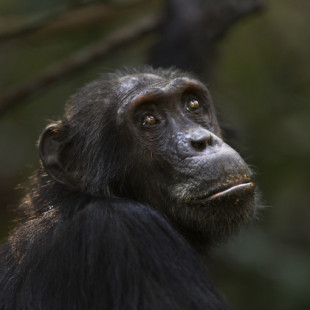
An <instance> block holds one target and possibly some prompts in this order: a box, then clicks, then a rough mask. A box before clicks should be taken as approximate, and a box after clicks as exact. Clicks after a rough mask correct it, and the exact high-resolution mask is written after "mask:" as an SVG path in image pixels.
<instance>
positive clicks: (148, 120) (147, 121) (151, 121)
mask: <svg viewBox="0 0 310 310" xmlns="http://www.w3.org/2000/svg"><path fill="white" fill-rule="evenodd" d="M156 123H157V119H156V117H155V116H153V115H151V114H149V115H146V116H145V117H144V119H143V122H142V125H143V126H147V125H155V124H156Z"/></svg>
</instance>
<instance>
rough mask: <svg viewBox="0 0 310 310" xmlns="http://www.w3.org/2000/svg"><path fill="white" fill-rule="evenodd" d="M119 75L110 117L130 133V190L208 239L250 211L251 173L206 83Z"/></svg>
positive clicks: (246, 217) (233, 225)
mask: <svg viewBox="0 0 310 310" xmlns="http://www.w3.org/2000/svg"><path fill="white" fill-rule="evenodd" d="M119 83H120V87H119V90H120V94H121V96H120V98H123V100H122V101H121V103H120V105H119V107H118V111H117V124H118V126H120V127H125V128H127V130H128V132H129V133H130V135H131V136H132V142H131V150H132V151H131V154H134V155H133V156H132V157H131V158H132V160H134V161H135V164H133V165H132V166H133V169H132V170H131V173H130V176H129V177H130V181H129V182H130V184H131V186H130V191H131V192H133V193H134V197H135V198H137V199H141V200H143V201H145V202H147V203H148V204H150V205H151V206H154V207H156V208H160V209H161V210H162V211H163V212H165V213H166V214H167V215H168V217H169V218H170V219H171V220H172V221H173V222H176V224H177V225H178V226H179V227H181V229H183V230H188V231H197V232H201V233H202V234H203V235H206V236H207V237H212V238H211V239H214V237H215V236H222V235H226V234H227V233H231V232H232V231H234V230H235V229H236V228H238V227H239V224H240V223H241V222H244V221H248V220H249V219H250V218H252V216H253V213H254V183H253V182H252V173H251V171H250V169H249V168H248V166H247V165H246V163H245V162H244V161H243V160H242V158H241V157H240V155H239V154H238V153H237V152H236V151H234V150H233V149H232V148H231V147H230V146H229V145H227V144H226V143H225V142H224V141H223V140H222V137H221V132H220V128H219V125H218V123H217V120H216V116H215V113H214V108H213V105H212V101H211V98H210V95H209V93H208V90H207V89H206V87H205V86H204V85H203V84H201V83H200V82H199V81H197V80H194V79H191V78H187V77H179V78H175V79H172V80H167V79H165V78H163V77H160V76H157V75H153V74H140V75H139V74H137V75H132V76H124V77H122V78H121V79H120V81H119ZM129 157H130V156H129Z"/></svg>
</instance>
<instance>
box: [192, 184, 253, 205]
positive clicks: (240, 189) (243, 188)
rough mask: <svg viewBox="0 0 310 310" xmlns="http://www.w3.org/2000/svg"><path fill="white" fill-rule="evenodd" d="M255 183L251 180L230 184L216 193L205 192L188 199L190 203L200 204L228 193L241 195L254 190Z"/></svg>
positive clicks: (228, 194)
mask: <svg viewBox="0 0 310 310" xmlns="http://www.w3.org/2000/svg"><path fill="white" fill-rule="evenodd" d="M254 188H255V185H254V183H253V182H248V183H241V184H236V185H233V186H230V187H228V188H225V189H222V190H219V191H217V192H216V193H214V192H213V193H211V194H206V195H204V196H199V197H193V198H190V199H189V200H188V202H189V203H191V204H200V203H203V202H208V201H213V200H216V199H221V198H224V197H226V196H230V195H240V196H241V195H243V194H244V193H247V192H249V191H254Z"/></svg>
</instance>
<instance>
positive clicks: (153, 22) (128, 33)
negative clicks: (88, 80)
mask: <svg viewBox="0 0 310 310" xmlns="http://www.w3.org/2000/svg"><path fill="white" fill-rule="evenodd" d="M160 21H161V19H160V17H159V16H158V15H147V16H145V17H144V18H143V19H141V20H139V21H138V22H136V23H133V24H132V25H126V26H125V27H123V28H121V29H118V30H116V31H115V32H113V33H111V34H110V35H108V36H106V37H104V38H103V39H101V40H100V41H98V42H96V43H93V44H91V45H89V46H87V47H86V48H84V49H82V50H80V51H78V52H77V53H75V54H74V55H72V56H71V57H70V58H68V59H67V60H65V61H63V62H61V63H59V64H56V65H54V66H53V67H51V68H50V69H49V70H47V71H46V72H44V73H43V74H41V75H39V76H38V77H36V78H34V79H32V80H29V81H26V82H25V83H22V84H21V85H19V86H17V87H16V88H15V89H13V90H11V91H8V92H7V93H6V94H4V95H3V96H1V97H0V115H2V114H4V113H5V112H6V111H8V110H9V109H10V108H13V107H16V106H17V105H18V104H19V103H20V102H21V101H22V100H24V99H26V98H28V97H29V96H31V95H32V94H33V93H35V92H36V91H37V90H38V89H40V88H42V87H44V86H46V85H48V84H51V83H52V82H54V81H56V80H58V79H60V78H63V77H64V76H66V75H68V74H70V73H72V72H73V71H75V70H77V69H80V68H82V67H85V66H86V65H88V64H89V63H90V62H92V61H94V60H96V59H97V58H99V57H103V56H104V55H105V54H106V53H108V52H110V51H111V50H113V49H115V48H118V47H120V46H124V45H125V44H128V43H132V42H134V40H137V39H139V38H140V37H142V36H144V35H146V34H148V33H150V32H152V31H154V30H155V29H156V28H157V27H158V26H159V24H160Z"/></svg>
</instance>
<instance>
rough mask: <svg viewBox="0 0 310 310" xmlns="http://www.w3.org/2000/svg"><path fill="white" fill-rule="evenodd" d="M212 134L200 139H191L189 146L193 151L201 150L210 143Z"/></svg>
mask: <svg viewBox="0 0 310 310" xmlns="http://www.w3.org/2000/svg"><path fill="white" fill-rule="evenodd" d="M212 140H213V139H212V136H204V137H201V138H200V139H192V140H191V146H192V148H193V149H194V150H195V151H198V152H202V151H203V150H205V149H206V148H207V146H208V145H212Z"/></svg>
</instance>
